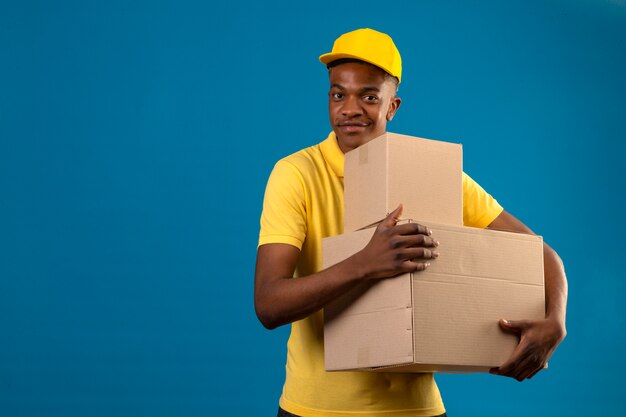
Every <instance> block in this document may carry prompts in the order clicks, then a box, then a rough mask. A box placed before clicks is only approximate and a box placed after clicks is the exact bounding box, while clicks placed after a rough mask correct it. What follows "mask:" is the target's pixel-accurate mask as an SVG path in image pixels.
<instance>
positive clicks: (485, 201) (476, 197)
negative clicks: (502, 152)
mask: <svg viewBox="0 0 626 417" xmlns="http://www.w3.org/2000/svg"><path fill="white" fill-rule="evenodd" d="M503 210H504V209H503V208H502V206H501V205H500V204H499V203H498V202H497V201H496V199H495V198H493V197H492V196H491V195H490V194H489V193H487V192H486V191H485V190H484V189H483V188H482V187H481V186H480V185H479V184H478V183H477V182H476V181H474V180H473V179H472V178H471V177H470V176H469V175H467V174H466V173H465V172H464V173H463V224H464V225H465V226H470V227H478V228H481V229H483V228H485V227H487V226H489V224H491V222H492V221H494V220H495V218H496V217H498V216H499V215H500V213H502V211H503Z"/></svg>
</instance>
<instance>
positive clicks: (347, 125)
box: [337, 122, 369, 133]
mask: <svg viewBox="0 0 626 417" xmlns="http://www.w3.org/2000/svg"><path fill="white" fill-rule="evenodd" d="M368 126H369V123H364V122H339V123H337V127H339V129H341V130H342V131H344V132H346V133H355V132H361V131H363V130H364V129H365V128H367V127H368Z"/></svg>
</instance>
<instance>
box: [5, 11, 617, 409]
mask: <svg viewBox="0 0 626 417" xmlns="http://www.w3.org/2000/svg"><path fill="white" fill-rule="evenodd" d="M100 3H102V4H100V5H98V4H93V2H81V1H66V2H58V1H56V2H44V1H42V2H32V1H22V2H8V1H2V2H1V5H0V415H2V416H16V417H17V416H82V417H91V416H110V415H115V416H205V415H250V416H269V415H274V413H275V409H276V406H277V400H278V397H279V395H280V389H281V386H282V382H283V381H282V379H283V376H284V360H285V342H286V338H287V336H288V328H287V327H285V328H280V329H278V330H275V331H272V332H269V331H267V330H265V329H263V327H262V326H261V325H260V324H259V322H258V321H257V319H256V317H255V314H254V308H253V291H252V284H253V271H254V261H255V254H256V242H257V234H258V219H259V215H260V211H261V203H262V197H263V191H264V187H265V182H266V179H267V176H268V174H269V172H270V170H271V168H272V166H273V164H274V163H275V161H276V160H278V159H279V158H281V157H282V156H285V155H287V154H289V153H291V152H294V151H296V150H298V149H300V148H303V147H305V146H309V145H311V144H314V143H317V142H319V141H321V140H322V139H323V138H325V136H326V134H327V133H328V132H329V130H330V127H329V124H328V117H327V110H326V100H327V97H326V92H327V88H328V86H327V75H326V71H325V69H324V67H323V66H322V65H321V64H319V63H318V61H317V57H318V56H319V55H320V54H322V53H325V52H328V51H329V50H330V48H331V47H332V43H333V41H334V39H335V38H336V37H337V36H339V35H340V34H341V33H343V32H346V31H349V30H353V29H356V28H359V27H372V28H375V29H378V30H381V31H384V32H387V33H389V34H391V35H392V37H393V38H394V40H395V41H396V44H397V46H398V47H399V49H400V51H401V53H402V56H403V60H404V80H403V83H402V85H401V88H400V96H401V97H402V98H403V100H404V101H403V106H402V108H401V109H400V112H399V113H398V115H397V117H396V119H395V120H394V121H393V123H392V124H391V125H390V126H389V130H390V131H393V132H398V133H405V134H410V135H415V136H422V137H427V138H433V139H441V140H448V141H453V142H458V143H462V144H463V146H464V162H465V169H466V171H467V172H468V173H469V174H470V175H472V176H473V177H474V178H475V179H477V180H478V181H479V182H480V183H481V184H482V185H483V186H484V187H485V188H486V189H487V190H489V191H490V192H491V193H492V194H493V195H494V196H496V197H497V198H498V200H499V201H500V202H501V203H502V204H503V205H504V206H505V207H506V208H507V209H508V210H509V211H510V212H512V213H513V214H515V215H516V216H517V217H519V218H520V219H522V220H523V221H524V222H526V223H527V224H528V225H529V226H530V227H531V228H533V229H534V230H535V231H536V232H537V233H539V234H542V235H544V236H545V238H546V241H547V242H548V243H550V244H551V245H552V246H553V247H554V248H555V249H556V250H557V251H558V252H559V254H560V255H561V257H562V258H563V260H564V262H565V265H566V268H567V272H568V278H569V283H570V299H569V315H568V331H569V335H568V337H567V339H566V340H565V342H564V343H563V344H562V345H561V347H560V348H559V349H558V351H557V352H556V353H555V355H554V356H553V359H552V361H551V362H550V368H549V369H548V370H546V371H544V372H542V373H541V374H539V375H538V376H537V377H535V378H534V379H533V380H531V381H526V382H524V383H521V384H520V383H518V382H516V381H514V380H510V379H505V378H502V377H496V376H492V375H440V376H438V382H439V385H440V388H441V390H442V393H443V396H444V400H445V403H446V405H447V408H448V412H449V414H450V415H451V416H486V415H494V416H495V415H507V416H525V415H530V414H532V415H535V416H551V415H571V416H574V415H576V416H582V415H590V414H596V415H600V414H606V415H620V414H624V413H625V412H626V404H625V400H624V396H623V375H624V373H625V372H626V365H625V361H624V351H626V342H625V340H626V339H625V335H624V323H625V319H624V317H626V314H625V313H626V310H625V307H624V302H623V297H624V295H625V294H626V291H625V290H626V284H625V283H624V279H623V278H624V277H623V275H624V274H623V273H622V272H621V268H622V266H623V263H624V262H623V260H624V249H625V245H624V240H623V236H624V234H625V233H626V230H625V227H624V221H623V212H624V192H625V191H626V187H625V178H626V176H625V175H624V173H623V170H622V165H623V160H624V157H625V156H626V152H625V151H626V147H625V145H624V142H625V140H626V76H625V75H626V1H624V0H612V1H611V0H596V1H592V0H577V1H576V0H572V1H565V0H553V1H545V0H544V1H536V0H531V1H506V2H503V1H482V2H464V1H432V2H417V1H406V2H404V1H395V2H386V3H385V2H370V1H360V2H337V1H332V2H326V1H317V2H315V5H314V4H313V3H312V2H311V4H306V3H302V4H301V3H299V2H290V1H267V2H249V3H242V2H239V1H234V0H233V1H229V2H202V1H197V2H191V1H171V2H165V1H146V2H100ZM473 3H476V4H473ZM470 4H471V5H470ZM229 408H230V409H231V410H233V411H231V412H229V411H228V409H229ZM601 412H602V413H601Z"/></svg>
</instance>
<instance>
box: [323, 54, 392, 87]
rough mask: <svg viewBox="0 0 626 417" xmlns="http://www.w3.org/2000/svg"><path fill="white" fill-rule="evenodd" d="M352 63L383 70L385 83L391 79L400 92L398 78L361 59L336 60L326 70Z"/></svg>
mask: <svg viewBox="0 0 626 417" xmlns="http://www.w3.org/2000/svg"><path fill="white" fill-rule="evenodd" d="M352 62H356V63H358V64H366V65H369V66H370V67H374V68H378V69H379V70H381V71H382V72H384V73H385V81H386V80H388V79H391V80H392V81H393V83H394V84H395V86H396V91H398V86H399V85H400V80H398V77H394V76H393V75H391V74H389V73H388V72H387V71H385V70H384V69H382V68H381V67H379V66H376V65H374V64H370V63H369V62H366V61H362V60H360V59H356V58H341V59H336V60H334V61H331V62H329V63H328V64H326V68H327V69H328V70H329V71H330V70H331V69H333V68H334V67H336V66H337V65H341V64H349V63H352Z"/></svg>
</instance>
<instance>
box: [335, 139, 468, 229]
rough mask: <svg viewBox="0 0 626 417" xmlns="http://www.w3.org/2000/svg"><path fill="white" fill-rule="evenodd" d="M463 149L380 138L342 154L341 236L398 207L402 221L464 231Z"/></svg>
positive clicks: (444, 144) (416, 141) (432, 141)
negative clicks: (428, 223) (343, 161)
mask: <svg viewBox="0 0 626 417" xmlns="http://www.w3.org/2000/svg"><path fill="white" fill-rule="evenodd" d="M462 171H463V148H462V146H461V145H459V144H454V143H449V142H442V141H436V140H429V139H422V138H416V137H412V136H406V135H398V134H395V133H385V134H383V135H382V136H379V137H378V138H376V139H373V140H371V141H370V142H368V143H366V144H364V145H361V146H359V147H358V148H356V149H354V150H352V151H350V152H348V153H346V156H345V168H344V188H345V190H344V209H345V214H344V232H352V231H355V230H358V229H361V228H365V227H368V226H371V225H373V224H375V223H377V222H379V221H380V220H382V219H384V218H385V217H386V216H387V214H389V213H391V212H392V211H393V210H395V209H396V207H398V205H399V204H400V203H403V204H404V212H403V214H402V216H403V217H404V218H407V219H408V218H412V219H420V220H422V221H429V222H434V223H443V224H452V225H457V226H462V225H463V177H462Z"/></svg>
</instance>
